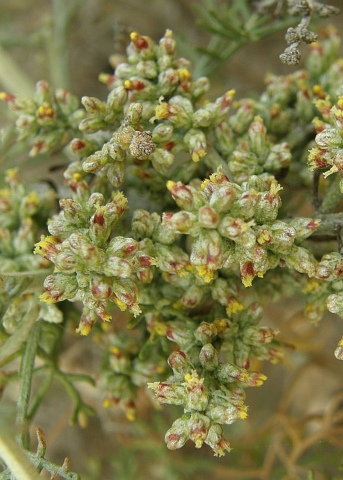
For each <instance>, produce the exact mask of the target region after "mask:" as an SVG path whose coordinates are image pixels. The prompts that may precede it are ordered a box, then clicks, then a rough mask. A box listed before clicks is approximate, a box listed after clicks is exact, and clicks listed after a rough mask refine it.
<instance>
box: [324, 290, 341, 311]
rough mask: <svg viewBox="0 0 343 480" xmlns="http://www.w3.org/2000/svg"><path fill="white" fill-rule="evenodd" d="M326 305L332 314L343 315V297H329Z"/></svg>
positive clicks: (334, 295)
mask: <svg viewBox="0 0 343 480" xmlns="http://www.w3.org/2000/svg"><path fill="white" fill-rule="evenodd" d="M326 305H327V308H328V310H329V312H331V313H337V314H338V315H342V314H343V295H336V294H333V295H329V296H328V298H327V299H326Z"/></svg>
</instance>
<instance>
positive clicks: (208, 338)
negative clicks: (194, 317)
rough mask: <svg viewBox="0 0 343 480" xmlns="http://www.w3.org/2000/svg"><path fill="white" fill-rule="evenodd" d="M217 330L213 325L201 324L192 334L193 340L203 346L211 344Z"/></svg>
mask: <svg viewBox="0 0 343 480" xmlns="http://www.w3.org/2000/svg"><path fill="white" fill-rule="evenodd" d="M217 333H218V331H217V328H216V326H215V324H214V323H208V322H201V323H200V325H199V326H198V328H197V329H196V330H195V332H194V336H195V338H196V339H197V340H198V342H200V343H202V344H203V345H205V344H207V343H210V342H212V341H213V340H214V339H215V337H216V336H217Z"/></svg>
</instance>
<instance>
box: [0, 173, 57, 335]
mask: <svg viewBox="0 0 343 480" xmlns="http://www.w3.org/2000/svg"><path fill="white" fill-rule="evenodd" d="M5 182H6V186H5V187H4V188H2V189H1V190H0V223H1V227H0V239H1V247H0V271H1V277H2V281H3V283H2V289H1V292H0V309H1V313H2V323H3V325H4V327H5V329H6V331H7V332H8V333H13V330H14V328H15V327H16V325H17V323H18V322H19V321H20V319H21V318H22V315H23V314H24V313H25V312H26V311H27V304H28V302H29V301H31V299H32V296H33V295H37V292H38V291H39V290H41V286H40V285H39V284H38V285H37V283H35V282H33V279H32V274H33V275H34V274H37V273H40V270H42V272H41V273H42V275H44V270H46V269H48V268H49V266H50V263H49V262H47V261H45V260H44V259H41V258H37V257H35V256H34V255H33V253H32V245H33V244H34V241H35V239H36V238H37V235H39V233H41V232H42V231H45V224H46V221H47V218H48V217H49V215H50V213H51V211H52V210H53V209H54V206H55V201H56V198H55V192H54V191H53V190H51V189H50V188H48V187H47V186H44V185H39V186H38V185H37V187H36V189H35V190H29V189H28V188H27V187H26V185H25V184H24V183H23V181H22V179H21V178H20V177H19V174H18V170H17V169H11V170H7V172H6V177H5ZM16 274H18V275H17V276H16ZM5 280H6V281H5ZM12 298H16V301H15V302H12V303H11V300H12ZM40 316H41V318H44V319H48V318H49V316H50V319H49V321H51V322H59V321H61V313H60V312H59V311H58V310H57V309H55V308H51V309H44V308H43V307H42V309H41V314H40Z"/></svg>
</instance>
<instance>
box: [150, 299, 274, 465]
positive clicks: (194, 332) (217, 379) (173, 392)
mask: <svg viewBox="0 0 343 480" xmlns="http://www.w3.org/2000/svg"><path fill="white" fill-rule="evenodd" d="M261 315H262V309H261V308H260V307H258V306H257V305H255V304H254V305H251V306H250V307H249V308H247V309H243V306H242V310H241V311H240V312H239V313H236V314H233V315H231V318H230V319H228V318H215V319H214V320H213V321H212V322H209V321H202V322H200V323H197V322H196V321H192V320H188V321H186V322H185V321H177V320H173V321H169V322H167V327H168V329H167V334H166V335H167V338H168V339H169V340H170V341H172V342H175V343H177V344H178V346H179V348H180V349H179V350H177V351H173V352H172V354H171V355H170V356H169V359H168V363H169V366H170V367H171V368H172V370H173V375H172V376H171V377H169V378H168V379H167V380H165V381H163V382H154V383H150V384H148V385H149V387H150V388H151V389H152V390H153V391H154V393H155V398H156V400H157V402H158V403H159V404H162V405H164V404H173V405H182V406H183V409H184V413H183V415H182V417H181V418H179V419H177V420H176V421H175V422H174V423H173V425H172V427H171V428H170V429H169V430H168V432H167V433H166V436H165V440H166V443H167V446H168V448H170V449H176V448H180V447H182V446H183V445H184V444H185V442H186V441H187V440H188V439H190V440H192V441H193V442H194V443H195V446H196V447H197V448H200V447H201V446H202V444H203V443H206V444H208V445H209V446H210V447H211V448H212V449H213V451H214V453H215V455H219V456H221V455H224V453H225V450H228V451H229V450H230V446H229V443H228V442H227V441H226V440H225V438H224V437H223V431H222V427H221V425H223V424H226V425H229V424H231V423H233V422H235V421H236V420H238V419H245V418H246V417H247V407H246V405H245V404H244V399H245V393H244V389H245V388H247V387H254V386H260V385H262V383H263V381H264V380H265V379H266V377H265V375H263V374H261V373H257V372H252V371H249V370H248V368H249V362H250V359H251V358H252V357H253V356H256V357H257V358H260V359H265V358H269V359H271V358H273V359H274V360H277V358H278V356H279V355H280V351H279V349H278V347H277V344H276V342H275V341H274V338H275V335H276V333H277V332H275V331H273V330H272V329H270V328H268V327H259V326H257V323H258V321H259V319H260V318H261ZM221 350H223V351H224V352H225V356H226V358H227V359H228V361H227V362H225V363H222V362H220V359H219V358H220V352H221ZM277 352H278V353H277Z"/></svg>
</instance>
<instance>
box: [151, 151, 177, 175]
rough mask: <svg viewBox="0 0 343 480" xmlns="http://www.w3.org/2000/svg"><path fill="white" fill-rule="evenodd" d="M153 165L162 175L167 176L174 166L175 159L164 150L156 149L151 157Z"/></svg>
mask: <svg viewBox="0 0 343 480" xmlns="http://www.w3.org/2000/svg"><path fill="white" fill-rule="evenodd" d="M150 160H151V164H152V166H153V167H154V169H155V170H156V171H157V172H158V173H161V174H162V175H167V174H168V171H169V167H170V166H171V165H173V163H174V160H175V157H174V155H173V154H172V153H171V152H168V151H167V150H165V149H164V148H156V149H155V150H154V151H153V152H152V154H151V155H150Z"/></svg>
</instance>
